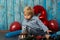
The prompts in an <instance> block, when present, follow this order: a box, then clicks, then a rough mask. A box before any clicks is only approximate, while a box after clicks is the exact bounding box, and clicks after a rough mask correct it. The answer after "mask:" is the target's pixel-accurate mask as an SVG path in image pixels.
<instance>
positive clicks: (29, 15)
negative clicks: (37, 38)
mask: <svg viewBox="0 0 60 40" xmlns="http://www.w3.org/2000/svg"><path fill="white" fill-rule="evenodd" d="M31 17H32V15H31V14H29V13H26V12H25V13H24V18H25V19H27V20H30V19H31Z"/></svg>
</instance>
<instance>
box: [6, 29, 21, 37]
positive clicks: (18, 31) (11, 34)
mask: <svg viewBox="0 0 60 40" xmlns="http://www.w3.org/2000/svg"><path fill="white" fill-rule="evenodd" d="M21 32H22V30H17V31H14V32H8V33H7V34H5V37H6V38H11V37H14V36H17V35H19V34H20V33H21Z"/></svg>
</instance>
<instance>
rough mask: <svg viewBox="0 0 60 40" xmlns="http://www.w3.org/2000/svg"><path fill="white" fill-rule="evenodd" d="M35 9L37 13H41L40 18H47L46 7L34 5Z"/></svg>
mask: <svg viewBox="0 0 60 40" xmlns="http://www.w3.org/2000/svg"><path fill="white" fill-rule="evenodd" d="M33 9H34V13H35V15H39V14H41V15H40V16H39V18H40V19H44V18H47V16H46V10H45V9H44V7H42V6H40V5H36V6H34V7H33Z"/></svg>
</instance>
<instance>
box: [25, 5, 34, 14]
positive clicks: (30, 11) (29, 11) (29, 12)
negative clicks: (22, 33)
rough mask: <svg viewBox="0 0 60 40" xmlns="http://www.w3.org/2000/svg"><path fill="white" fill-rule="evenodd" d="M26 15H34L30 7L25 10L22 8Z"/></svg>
mask: <svg viewBox="0 0 60 40" xmlns="http://www.w3.org/2000/svg"><path fill="white" fill-rule="evenodd" d="M25 12H26V13H27V14H29V15H34V10H33V8H32V7H30V6H26V7H25V8H24V13H25Z"/></svg>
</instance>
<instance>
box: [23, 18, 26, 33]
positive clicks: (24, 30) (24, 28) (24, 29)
mask: <svg viewBox="0 0 60 40" xmlns="http://www.w3.org/2000/svg"><path fill="white" fill-rule="evenodd" d="M25 32H26V22H25V19H24V20H23V22H22V33H25Z"/></svg>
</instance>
